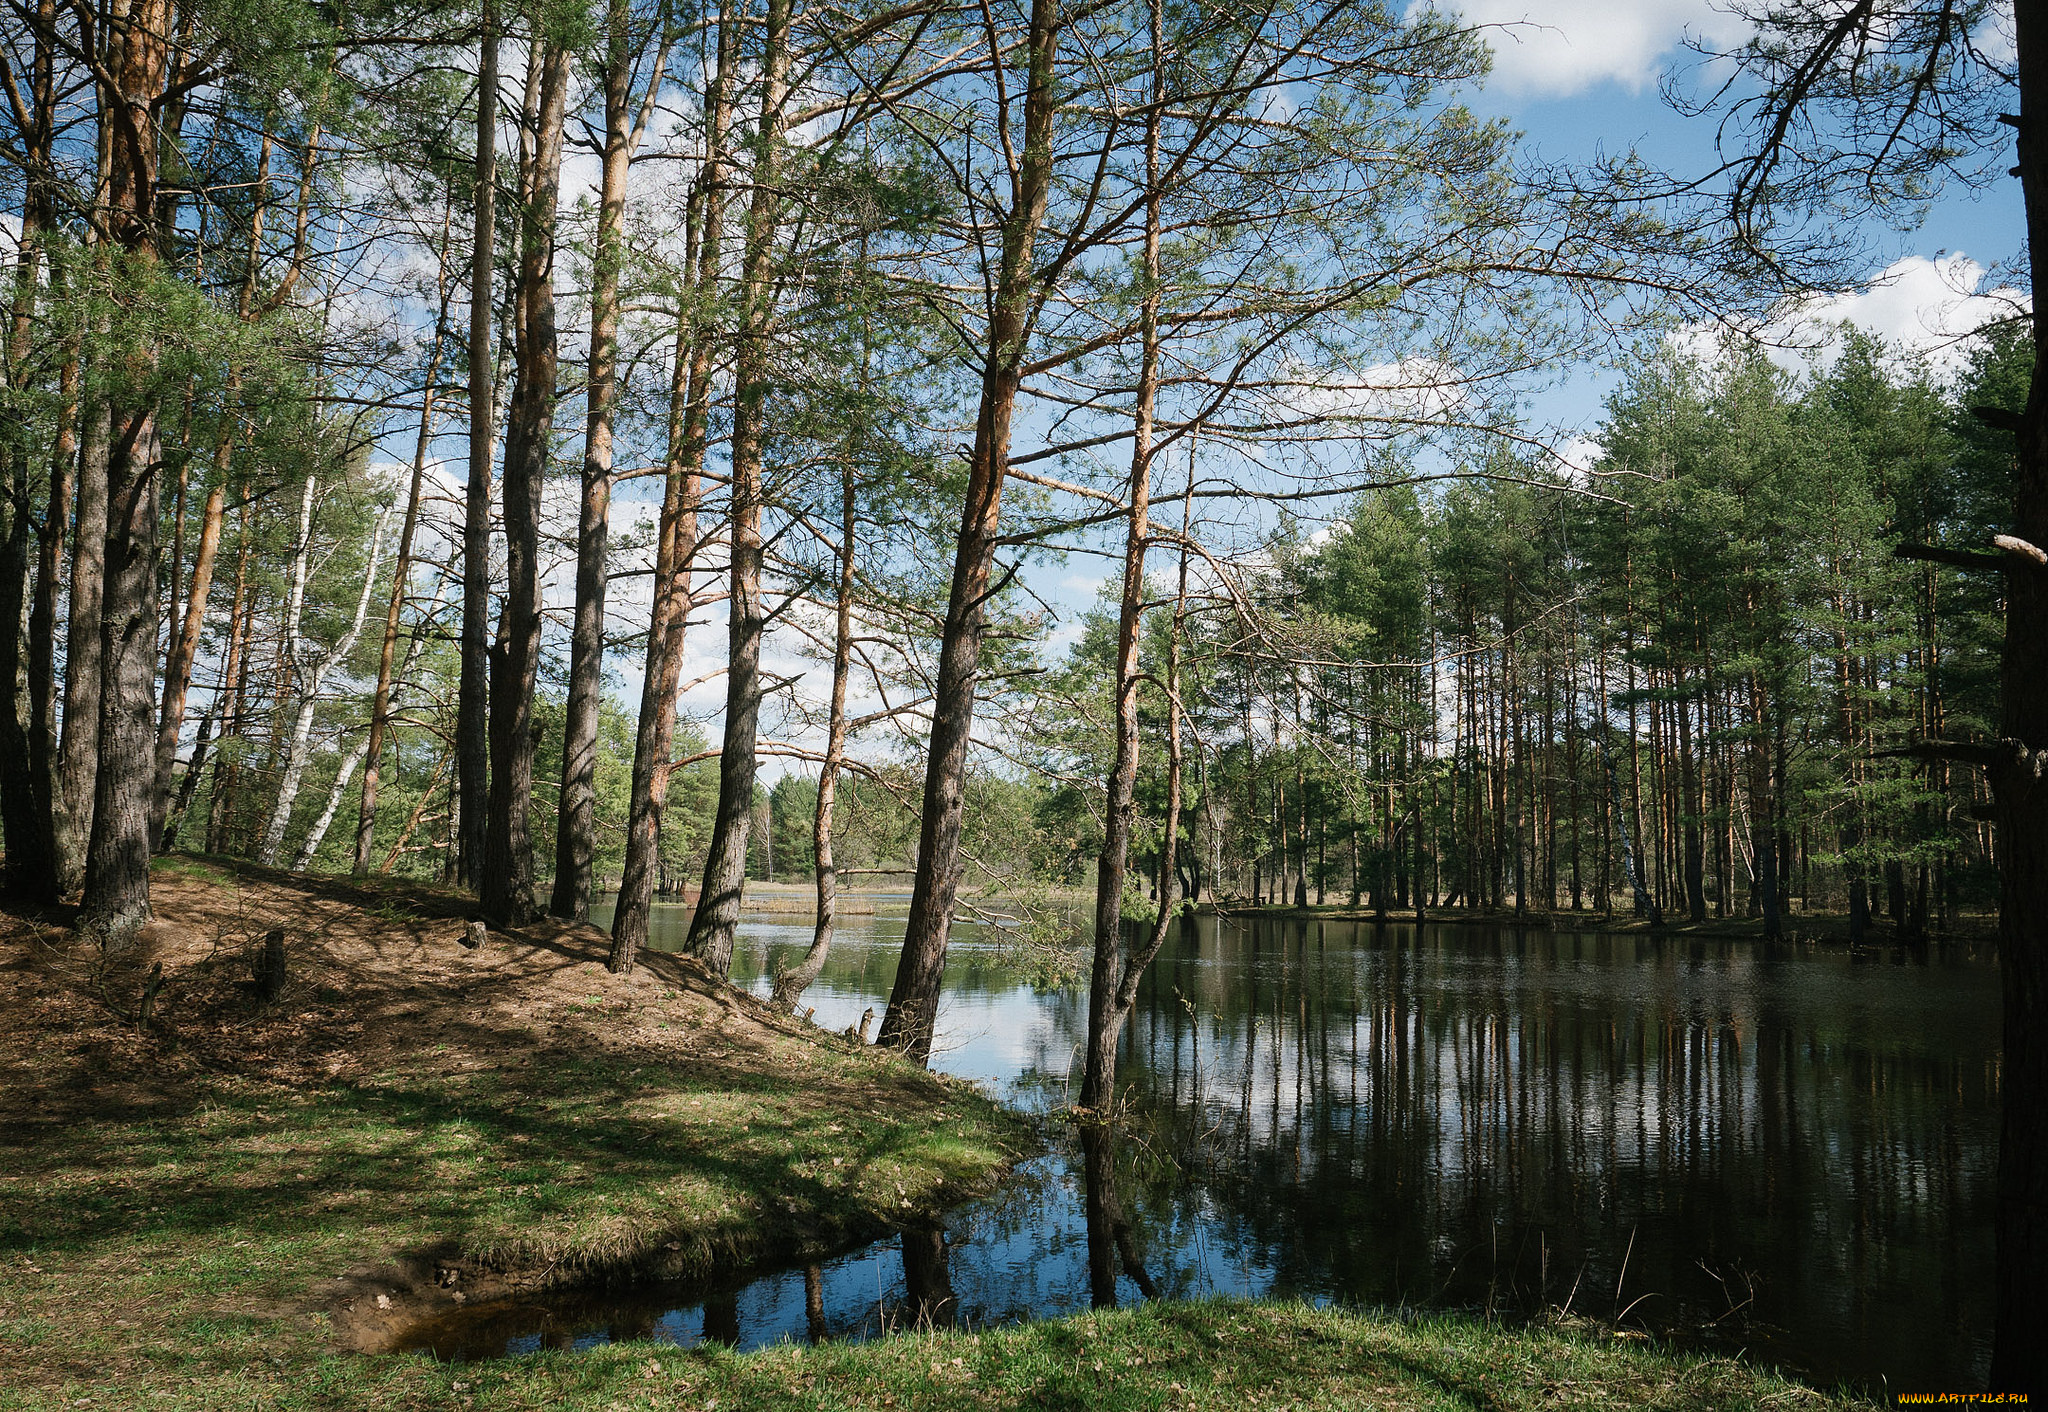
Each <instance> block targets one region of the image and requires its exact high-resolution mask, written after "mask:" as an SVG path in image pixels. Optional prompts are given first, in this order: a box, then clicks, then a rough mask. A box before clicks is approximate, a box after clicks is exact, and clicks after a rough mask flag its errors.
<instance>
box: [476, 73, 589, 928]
mask: <svg viewBox="0 0 2048 1412" xmlns="http://www.w3.org/2000/svg"><path fill="white" fill-rule="evenodd" d="M569 60H570V54H569V51H568V50H567V49H563V48H558V47H555V46H553V45H549V46H548V47H547V48H545V49H544V50H543V51H542V52H541V54H539V55H538V56H536V58H535V60H534V62H535V63H537V64H539V65H540V66H541V80H540V106H539V109H538V113H537V124H538V126H537V129H536V138H535V145H534V165H533V192H532V195H531V196H530V198H529V199H528V200H527V203H526V208H525V211H524V212H523V218H522V220H521V222H520V225H521V240H520V268H519V304H520V311H521V321H522V334H521V337H520V339H519V376H518V382H517V384H516V385H515V388H514V390H513V394H512V405H511V407H510V409H509V411H508V419H507V425H506V430H505V487H504V500H505V608H504V616H503V618H502V619H501V620H500V622H499V629H500V632H501V634H502V640H503V650H502V654H496V653H494V654H493V658H494V660H493V661H492V664H491V666H492V671H491V694H490V699H491V722H490V724H491V730H490V747H491V790H490V803H489V806H488V809H489V813H488V817H487V818H486V820H485V828H484V867H483V876H482V879H481V884H480V886H479V888H478V892H479V894H480V896H481V899H482V902H483V910H484V914H485V915H486V916H488V917H489V918H490V919H491V920H492V921H493V922H495V923H496V924H497V925H499V926H501V927H517V926H523V925H525V923H527V922H528V921H530V920H532V919H533V917H534V916H535V915H536V914H537V913H538V911H539V907H538V905H537V903H536V901H535V897H534V874H533V833H532V809H533V756H534V729H535V726H534V717H533V694H534V687H535V685H536V683H537V681H538V679H539V673H540V635H541V596H540V510H541V484H542V480H543V478H544V477H545V475H546V473H547V460H548V437H549V435H550V434H551V432H552V431H553V428H554V405H555V372H556V358H557V344H556V332H555V290H554V264H555V205H556V198H557V196H558V194H559V191H560V187H561V171H562V122H563V117H564V114H565V113H566V111H567V106H568V92H569Z"/></svg>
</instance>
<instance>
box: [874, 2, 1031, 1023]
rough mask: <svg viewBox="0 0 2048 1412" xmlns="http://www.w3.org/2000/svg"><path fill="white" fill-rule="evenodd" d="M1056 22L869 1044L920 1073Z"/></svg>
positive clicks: (937, 975) (986, 378)
mask: <svg viewBox="0 0 2048 1412" xmlns="http://www.w3.org/2000/svg"><path fill="white" fill-rule="evenodd" d="M1060 22H1061V15H1060V6H1059V0H1031V20H1030V27H1029V30H1028V32H1027V35H1026V38H1025V49H1024V57H1025V63H1026V65H1027V66H1028V72H1029V77H1028V82H1027V87H1026V90H1025V95H1024V141H1023V146H1022V151H1021V152H1020V154H1019V161H1018V164H1017V167H1016V176H1015V180H1014V185H1013V189H1012V191H1011V193H1010V205H1009V212H1008V215H1007V216H1006V218H1005V219H1004V221H1003V231H1002V240H1003V253H1002V260H1001V262H1000V264H999V266H998V268H997V273H996V283H995V288H994V290H993V291H991V292H992V294H993V296H994V297H993V299H992V300H991V303H990V307H989V325H988V343H987V348H986V349H985V351H984V361H983V364H982V374H981V404H980V408H979V411H978V412H977V414H976V417H975V425H974V449H973V452H972V453H971V458H970V460H969V462H968V467H967V498H966V503H965V504H964V505H963V506H962V509H961V515H960V533H959V537H958V540H957V542H956V545H955V549H954V555H953V582H952V587H951V590H950V592H949V593H948V595H947V599H946V618H945V626H944V629H943V637H942V639H941V643H940V648H939V672H938V680H937V682H936V683H935V689H934V692H933V697H932V723H931V745H930V756H929V758H928V760H927V762H926V765H925V777H924V801H923V810H922V813H921V816H920V818H919V821H918V840H917V874H916V878H915V881H914V882H913V884H912V888H911V895H910V917H909V921H908V923H907V924H906V926H905V929H904V934H903V958H902V961H901V963H900V964H899V965H898V966H897V969H896V984H895V987H894V988H893V989H892V990H891V991H890V993H889V1009H888V1012H887V1013H886V1014H885V1015H883V1017H882V1028H881V1030H880V1032H879V1035H878V1040H879V1042H880V1043H883V1044H887V1045H892V1046H894V1047H895V1048H897V1049H900V1050H902V1051H903V1052H904V1054H905V1055H906V1056H907V1057H909V1058H910V1059H911V1060H913V1061H914V1062H916V1063H918V1064H923V1063H926V1062H927V1061H928V1060H929V1059H930V1058H931V1050H932V1024H933V1022H934V1020H935V1019H936V1018H937V1016H938V1011H939V986H940V983H941V982H942V981H943V979H944V977H945V971H946V942H947V939H948V937H949V935H950V934H951V930H952V925H953V906H954V902H955V899H956V898H957V897H958V895H959V890H960V824H961V813H962V810H963V808H964V807H965V803H966V794H965V789H966V782H967V752H968V745H969V743H970V741H971V739H972V736H973V732H974V692H975V679H976V676H977V675H978V672H979V669H980V665H981V637H982V630H983V627H984V624H985V622H986V617H987V607H988V599H989V596H990V592H991V586H990V583H989V580H990V577H991V573H992V570H993V568H994V565H995V551H996V535H997V530H998V527H999V525H1000V523H1001V519H1002V506H1003V476H1004V473H1005V470H1006V468H1007V466H1008V463H1009V455H1010V417H1011V414H1012V412H1013V411H1014V410H1015V407H1016V404H1017V391H1018V388H1019V387H1020V386H1021V385H1022V383H1023V374H1024V352H1025V347H1026V345H1027V344H1028V343H1029V341H1030V334H1031V321H1032V318H1031V311H1032V302H1031V296H1032V290H1033V286H1034V280H1033V273H1034V265H1033V260H1032V251H1033V249H1034V248H1035V243H1036V240H1037V236H1038V227H1039V225H1040V224H1041V223H1042V222H1043V221H1044V219H1045V212H1046V207H1047V203H1048V199H1049V196H1050V193H1051V187H1052V166H1053V155H1052V141H1053V127H1054V117H1055V113H1056V109H1055V105H1054V93H1053V59H1054V55H1055V53H1056V51H1057V48H1058V44H1059V31H1060ZM992 57H994V56H992ZM997 62H1001V60H1000V58H998V59H997Z"/></svg>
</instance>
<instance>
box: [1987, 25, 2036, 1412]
mask: <svg viewBox="0 0 2048 1412" xmlns="http://www.w3.org/2000/svg"><path fill="white" fill-rule="evenodd" d="M2013 13H2014V21H2015V23H2014V30H2015V35H2016V38H2017V43H2018V55H2019V65H2018V67H2019V88H2020V121H2019V126H2018V129H2017V130H2018V134H2019V167H2018V171H2019V174H2020V186H2021V190H2022V193H2023V194H2024V197H2025V201H2026V213H2027V237H2028V239H2027V251H2028V260H2029V264H2030V270H2029V273H2030V274H2031V275H2032V287H2033V291H2034V308H2033V333H2034V369H2033V375H2032V381H2031V383H2030V385H2029V387H2028V390H2027V405H2026V410H2025V412H2024V414H2023V415H2022V418H2021V423H2020V427H2019V438H2018V452H2019V454H2018V458H2017V462H2016V465H2015V471H2016V474H2015V476H2014V478H2013V533H2014V534H2015V535H2016V536H2018V537H2019V538H2020V539H2022V540H2024V541H2026V542H2027V543H2029V544H2032V545H2035V546H2037V547H2048V309H2044V308H2043V306H2042V297H2043V295H2044V294H2048V126H2044V125H2048V6H2044V5H2043V4H2042V3H2041V0H2021V3H2019V4H2017V5H2015V6H2014V11H2013ZM2014 564H2015V567H2014V568H2012V569H2010V570H2008V572H2007V573H2006V575H2005V588H2006V608H2005V615H2006V616H2005V644H2004V647H2003V650H2002V654H2001V682H2000V685H2001V691H2002V702H2001V707H2000V735H2001V736H2002V738H2003V741H2004V745H2003V746H2002V749H2001V754H2002V756H2003V760H2002V762H2001V763H2000V764H1999V765H1998V766H1996V767H1994V768H1993V769H1992V770H1991V771H1990V772H1989V773H1990V782H1991V788H1992V792H1993V796H1994V798H1995V800H1996V802H1997V806H1998V818H1999V849H1998V874H1999V883H2000V891H1999V906H1998V926H1999V947H1998V954H1999V969H2000V971H2001V972H2002V973H2003V980H2004V992H2005V1002H2004V1003H2005V1062H2004V1066H2003V1069H2002V1082H2001V1102H2002V1105H2003V1109H2004V1116H2003V1122H2002V1125H2001V1130H2000V1138H1999V1149H1998V1219H1997V1233H1998V1241H1997V1249H1998V1256H1997V1270H1996V1274H1995V1276H1994V1279H1995V1284H1996V1290H1997V1301H1996V1313H1995V1325H1994V1335H1993V1342H1992V1355H1991V1386H1992V1387H1993V1388H1995V1389H1999V1390H2013V1391H2023V1392H2026V1393H2028V1394H2029V1395H2030V1396H2031V1397H2032V1399H2033V1400H2034V1402H2035V1403H2037V1404H2038V1403H2041V1402H2044V1401H2048V1340H2044V1339H2042V1337H2041V1330H2042V1329H2043V1328H2048V778H2044V774H2048V770H2044V766H2048V672H2044V671H2043V670H2042V663H2044V662H2048V571H2044V570H2043V569H2042V568H2040V567H2039V566H2038V565H2034V564H2030V563H2024V562H2022V561H2019V560H2017V559H2015V560H2014Z"/></svg>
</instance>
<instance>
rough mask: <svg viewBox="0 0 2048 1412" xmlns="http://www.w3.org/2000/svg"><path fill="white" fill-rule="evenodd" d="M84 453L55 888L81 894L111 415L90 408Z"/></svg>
mask: <svg viewBox="0 0 2048 1412" xmlns="http://www.w3.org/2000/svg"><path fill="white" fill-rule="evenodd" d="M83 415H84V426H83V433H82V435H81V438H80V445H79V452H78V490H77V496H76V523H75V525H74V527H73V531H72V539H71V575H70V577H71V603H70V617H69V621H68V622H67V624H66V628H65V653H64V733H63V736H62V737H61V739H60V740H59V742H58V746H57V792H56V794H55V796H54V797H53V799H52V801H51V812H52V815H53V818H54V822H55V825H56V829H55V842H56V854H57V886H58V889H59V891H61V892H63V893H65V894H67V895H68V894H70V893H73V892H76V891H77V890H78V888H79V887H80V886H81V885H82V884H83V882H84V880H85V845H86V839H87V837H88V836H89V835H90V834H91V832H92V811H93V800H94V797H95V780H96V779H97V777H98V774H99V758H100V650H101V649H100V614H101V604H100V596H101V594H102V593H103V592H104V591H105V589H106V571H105V565H106V555H107V450H108V447H107V441H108V436H109V434H110V430H111V423H110V422H109V420H108V417H109V409H108V407H107V404H106V403H105V402H104V401H101V400H98V399H94V400H92V401H90V402H88V403H87V404H86V405H85V408H84V414H83Z"/></svg>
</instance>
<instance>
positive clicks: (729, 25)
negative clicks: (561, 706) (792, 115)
mask: <svg viewBox="0 0 2048 1412" xmlns="http://www.w3.org/2000/svg"><path fill="white" fill-rule="evenodd" d="M737 54H738V36H737V34H736V32H735V25H734V23H733V15H732V6H731V4H730V0H728V3H725V4H722V5H720V7H719V12H718V60H717V64H716V67H715V68H714V69H713V71H712V75H711V81H710V84H709V89H708V91H707V92H706V94H705V99H704V106H705V111H706V113H707V114H708V119H707V120H708V124H709V131H708V132H707V133H706V136H705V152H704V165H703V167H702V168H701V169H700V171H699V174H698V181H697V190H696V192H695V196H694V199H693V201H692V203H691V204H692V211H693V212H694V213H695V214H694V216H693V217H686V226H685V245H684V267H685V270H686V272H687V274H688V278H689V281H690V283H689V287H688V288H687V289H686V290H685V292H684V298H683V304H682V308H681V309H680V310H679V311H678V313H677V316H676V352H675V364H674V370H673V373H672V383H671V387H670V392H669V435H668V446H669V454H668V464H667V466H666V468H665V469H666V472H667V474H666V477H665V480H666V485H665V488H664V491H663V495H662V504H661V520H660V525H659V529H658V532H657V539H656V543H655V559H654V605H653V613H652V616H651V619H650V621H649V623H648V626H647V665H646V670H645V672H644V673H643V674H642V677H641V684H640V717H639V723H638V726H637V728H636V730H635V733H634V738H633V780H632V784H631V786H630V793H629V795H628V798H627V804H626V810H627V816H626V852H625V859H624V863H623V865H622V866H621V868H620V871H619V896H618V900H617V902H616V903H615V904H614V906H613V908H612V946H611V954H610V956H609V957H608V958H607V959H606V962H605V964H606V965H607V966H609V967H610V968H611V970H612V971H613V972H614V973H616V974H619V975H624V974H626V973H628V972H630V971H631V970H632V969H633V966H634V964H635V962H636V961H637V959H638V957H639V953H640V948H641V947H643V946H645V945H646V944H647V922H648V912H649V908H650V907H652V905H653V902H654V893H655V888H656V885H657V884H658V883H659V882H660V881H661V872H662V869H661V814H662V807H663V805H664V804H665V803H666V802H667V799H668V783H669V753H670V751H671V749H672V748H673V747H674V744H675V724H676V690H677V685H678V682H679V680H680V676H681V672H682V665H683V635H684V632H685V630H686V629H687V627H688V624H689V616H690V601H691V595H690V572H691V562H692V560H693V559H694V558H695V557H696V550H697V499H698V495H699V493H700V492H699V488H700V486H701V484H702V480H703V472H704V451H705V443H706V440H707V437H708V433H709V428H710V416H711V341H712V340H711V331H710V329H709V327H708V319H707V317H706V315H705V313H704V306H706V305H708V304H709V303H710V302H711V299H712V296H713V294H714V293H715V292H716V290H717V287H718V262H719V246H720V242H721V237H722V233H723V231H724V202H725V141H726V134H727V132H728V130H729V129H730V126H731V122H732V102H731V96H730V94H731V90H730V86H729V85H730V76H731V75H732V73H733V71H734V68H735V65H736V64H737V57H736V56H737Z"/></svg>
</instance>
